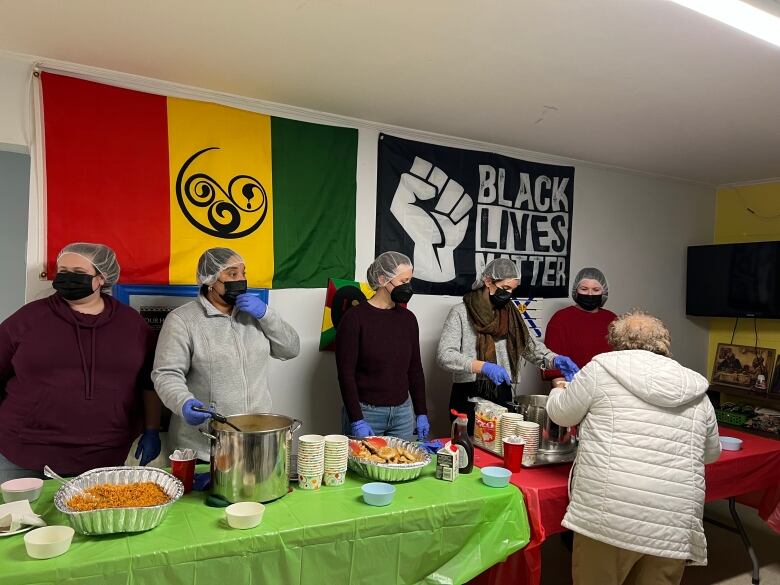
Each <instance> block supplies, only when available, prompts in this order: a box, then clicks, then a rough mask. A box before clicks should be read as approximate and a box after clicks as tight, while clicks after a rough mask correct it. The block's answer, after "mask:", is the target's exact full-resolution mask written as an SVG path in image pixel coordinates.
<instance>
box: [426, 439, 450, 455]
mask: <svg viewBox="0 0 780 585" xmlns="http://www.w3.org/2000/svg"><path fill="white" fill-rule="evenodd" d="M442 447H444V443H442V442H441V441H426V442H425V443H420V449H424V450H425V451H427V452H428V453H430V454H431V455H436V453H437V452H438V450H439V449H441V448H442Z"/></svg>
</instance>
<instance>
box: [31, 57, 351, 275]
mask: <svg viewBox="0 0 780 585" xmlns="http://www.w3.org/2000/svg"><path fill="white" fill-rule="evenodd" d="M41 83H42V92H43V125H44V138H45V146H44V153H45V159H46V162H45V168H46V222H47V225H46V252H47V272H48V274H49V277H50V278H51V277H52V275H53V274H54V272H55V271H56V269H55V262H56V258H57V252H58V251H59V250H60V249H61V248H62V246H63V245H65V244H67V243H69V242H73V241H92V242H101V243H104V244H107V245H109V246H111V247H112V248H114V250H116V252H117V255H118V256H119V262H120V264H121V266H122V275H121V279H120V280H121V282H125V283H133V284H146V283H149V284H191V283H193V282H194V277H195V267H196V263H197V259H198V257H199V256H200V254H201V253H202V252H203V251H204V250H205V249H207V248H210V247H214V246H225V247H229V248H233V249H234V250H236V251H237V252H239V253H240V254H241V255H242V256H243V257H244V259H245V261H246V264H247V278H248V280H249V285H250V286H253V287H273V288H292V287H322V286H324V285H325V283H326V282H327V280H328V278H329V277H337V278H347V279H351V278H353V277H354V274H355V193H356V183H355V172H356V166H357V130H355V129H352V128H340V127H335V126H324V125H320V124H310V123H305V122H298V121H294V120H288V119H284V118H277V117H271V116H267V115H263V114H257V113H254V112H248V111H244V110H239V109H236V108H230V107H227V106H221V105H216V104H212V103H207V102H200V101H193V100H187V99H178V98H172V97H166V96H161V95H154V94H149V93H143V92H138V91H132V90H128V89H123V88H118V87H114V86H110V85H105V84H100V83H94V82H90V81H85V80H82V79H77V78H74V77H69V76H64V75H57V74H53V73H48V72H44V73H42V74H41Z"/></svg>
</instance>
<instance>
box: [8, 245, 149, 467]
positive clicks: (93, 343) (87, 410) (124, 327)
mask: <svg viewBox="0 0 780 585" xmlns="http://www.w3.org/2000/svg"><path fill="white" fill-rule="evenodd" d="M118 278H119V264H118V263H117V260H116V255H115V254H114V251H113V250H111V248H108V247H107V246H103V245H101V244H86V243H79V244H70V245H68V246H65V248H63V250H62V252H60V254H59V256H58V257H57V275H56V277H55V278H54V282H53V286H54V289H55V290H56V291H57V294H54V295H52V296H50V297H48V298H45V299H41V300H38V301H33V302H31V303H29V304H27V305H25V306H24V307H22V308H21V309H19V310H18V311H16V313H14V314H13V315H11V316H10V317H9V318H8V319H6V320H5V321H4V322H3V323H2V324H0V481H5V480H7V479H11V478H14V477H24V476H31V475H33V476H40V474H41V471H42V469H43V466H44V465H50V466H51V467H52V468H53V469H54V470H55V471H57V472H59V473H62V474H65V475H76V474H79V473H82V472H84V471H87V470H89V469H93V468H95V467H103V466H111V465H122V464H123V463H124V461H125V458H126V457H127V454H128V451H129V449H130V446H131V445H132V443H133V441H134V440H135V438H136V437H137V436H138V435H139V434H140V432H141V428H142V423H143V420H144V415H145V416H146V430H145V431H144V433H143V436H142V438H141V441H140V443H139V448H138V450H137V451H136V457H137V458H140V459H141V464H142V465H145V464H146V463H148V462H149V461H151V460H152V459H154V458H155V457H156V456H157V455H159V453H160V436H159V426H160V402H159V399H158V398H157V395H156V394H155V392H154V390H153V389H152V384H151V379H150V372H151V363H152V359H153V358H154V334H153V332H152V330H151V329H150V328H149V326H148V325H147V324H146V322H145V321H144V320H143V319H142V318H141V316H140V315H139V314H138V313H137V312H136V311H135V310H133V309H132V308H130V307H128V306H127V305H124V304H122V303H120V302H118V301H116V300H114V299H113V298H112V297H110V296H107V295H105V294H103V290H104V289H108V288H109V287H110V286H111V285H113V284H114V283H115V282H116V281H117V280H118Z"/></svg>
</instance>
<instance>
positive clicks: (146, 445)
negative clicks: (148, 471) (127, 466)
mask: <svg viewBox="0 0 780 585" xmlns="http://www.w3.org/2000/svg"><path fill="white" fill-rule="evenodd" d="M160 449H161V446H160V431H159V430H158V429H146V430H145V431H144V434H143V435H141V438H140V439H139V440H138V447H137V448H136V450H135V458H136V459H140V460H141V465H146V464H147V463H149V462H150V461H151V460H152V459H156V458H157V456H158V455H159V454H160Z"/></svg>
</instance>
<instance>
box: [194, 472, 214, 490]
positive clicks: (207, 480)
mask: <svg viewBox="0 0 780 585" xmlns="http://www.w3.org/2000/svg"><path fill="white" fill-rule="evenodd" d="M210 487H211V472H210V471H204V472H203V473H196V474H195V477H193V478H192V489H194V490H195V491H196V492H203V491H206V490H207V489H209V488H210Z"/></svg>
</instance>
